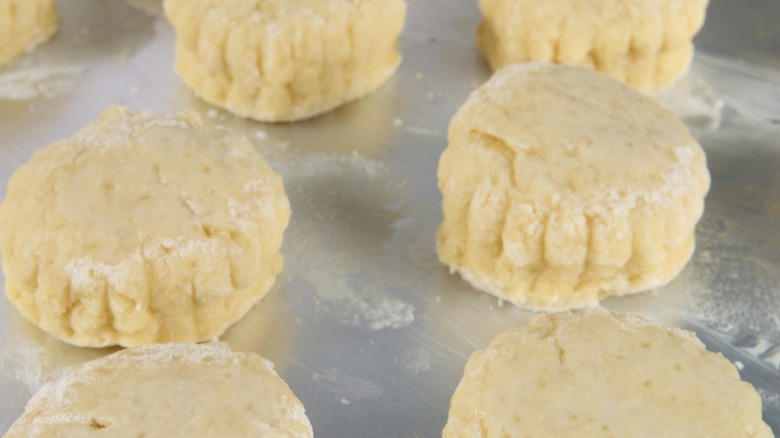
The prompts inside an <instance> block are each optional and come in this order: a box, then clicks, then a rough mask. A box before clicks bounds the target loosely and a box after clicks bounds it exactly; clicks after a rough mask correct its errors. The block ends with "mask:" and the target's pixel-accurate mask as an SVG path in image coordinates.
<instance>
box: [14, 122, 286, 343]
mask: <svg viewBox="0 0 780 438" xmlns="http://www.w3.org/2000/svg"><path fill="white" fill-rule="evenodd" d="M289 217H290V206H289V202H288V200H287V196H286V195H285V192H284V187H283V185H282V180H281V178H280V177H279V176H278V175H277V174H276V173H275V172H274V171H273V170H272V169H271V168H270V167H269V166H268V164H266V162H265V160H264V159H263V157H262V156H261V155H260V153H259V152H258V151H257V150H256V149H254V148H253V146H252V145H251V144H250V143H249V142H248V141H247V140H246V139H245V138H244V137H242V136H239V135H237V134H234V133H232V132H230V131H228V130H226V129H221V128H204V127H201V121H200V119H199V118H198V116H197V115H196V114H194V113H184V114H180V115H176V116H162V115H156V114H154V113H151V112H148V111H140V112H131V111H129V110H127V109H124V108H120V107H112V108H110V109H108V110H107V111H106V112H105V113H104V114H103V115H102V116H101V117H100V118H99V119H98V120H97V121H95V122H93V123H92V124H90V125H88V126H87V127H86V128H84V129H83V130H82V131H80V132H79V133H77V134H76V135H74V136H73V137H71V138H69V139H67V140H64V141H61V142H59V143H55V144H53V145H51V146H49V147H46V148H44V149H41V150H39V151H38V152H36V153H35V154H33V156H32V158H31V159H30V161H29V162H28V163H27V164H25V165H23V166H22V167H20V168H19V169H18V170H17V171H16V172H15V173H14V175H13V176H12V177H11V179H10V181H9V184H8V194H7V196H6V198H5V200H4V201H3V203H2V204H0V254H2V262H3V270H4V271H5V275H6V280H7V281H6V288H5V289H6V294H7V295H8V298H9V299H10V300H11V302H13V304H15V305H16V307H17V309H19V311H20V312H21V313H22V315H24V316H25V317H26V318H27V319H29V320H30V321H32V322H34V323H35V324H37V325H38V326H39V327H40V328H42V329H43V330H45V331H47V332H49V333H50V334H52V335H54V336H57V337H58V338H60V339H62V340H64V341H66V342H69V343H72V344H75V345H81V346H91V347H102V346H107V345H114V344H119V345H123V346H133V345H143V344H149V343H155V342H174V341H182V342H185V341H186V342H190V341H201V340H208V339H211V338H212V337H214V336H216V335H219V334H221V333H222V332H223V331H224V330H225V329H226V328H227V327H228V326H229V325H231V324H232V323H234V322H235V321H237V320H238V319H239V318H241V317H242V316H243V315H244V314H245V313H246V312H247V311H248V310H249V308H250V307H251V306H252V305H253V304H254V303H256V302H257V301H258V300H260V299H261V298H262V297H263V296H264V295H265V294H266V293H267V292H268V290H269V288H270V287H271V285H272V284H273V282H274V280H275V278H276V275H277V274H278V273H279V271H280V270H281V268H282V259H281V256H280V255H279V249H280V247H281V245H282V237H283V233H284V230H285V228H286V227H287V223H288V221H289Z"/></svg>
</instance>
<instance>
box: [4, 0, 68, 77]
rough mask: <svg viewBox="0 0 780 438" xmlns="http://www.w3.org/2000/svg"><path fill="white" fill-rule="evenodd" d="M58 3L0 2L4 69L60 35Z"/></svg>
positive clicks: (43, 0) (51, 0)
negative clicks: (12, 61) (18, 58)
mask: <svg viewBox="0 0 780 438" xmlns="http://www.w3.org/2000/svg"><path fill="white" fill-rule="evenodd" d="M56 3H57V2H56V0H0V65H3V64H5V63H7V62H9V61H11V60H12V59H14V58H16V57H17V56H19V55H21V54H23V53H26V52H29V51H30V50H32V49H33V48H35V46H37V45H38V44H41V43H42V42H44V41H46V40H48V39H49V38H51V36H52V35H54V33H55V32H56V31H57V22H58V15H57V6H56Z"/></svg>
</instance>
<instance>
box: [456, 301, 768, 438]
mask: <svg viewBox="0 0 780 438" xmlns="http://www.w3.org/2000/svg"><path fill="white" fill-rule="evenodd" d="M443 436H444V438H454V437H459V438H490V437H507V436H509V437H513V438H522V437H534V438H540V437H556V438H557V437H565V436H577V437H582V438H587V437H634V438H639V437H647V438H656V437H669V438H672V437H681V438H682V437H710V438H720V437H722V438H733V437H745V438H746V437H772V436H773V435H772V431H771V429H770V428H769V426H767V425H766V424H765V423H764V422H763V421H762V419H761V398H760V397H759V395H758V394H757V393H756V391H755V390H754V389H753V387H751V386H750V384H748V383H745V382H743V381H741V380H740V377H739V373H738V372H737V370H736V368H735V367H734V365H732V364H731V362H729V361H728V360H727V359H726V358H724V357H723V356H722V355H721V354H717V353H711V352H708V351H707V350H705V349H704V345H702V343H701V342H700V341H699V340H698V339H696V336H695V335H694V334H693V333H690V332H684V331H681V330H668V329H664V328H662V327H659V326H657V325H655V324H653V323H651V322H650V321H648V320H646V319H644V318H642V317H640V316H638V315H630V314H629V315H621V314H617V313H608V312H607V311H604V310H597V311H590V312H578V313H573V314H545V315H539V316H536V317H535V318H534V319H533V320H532V321H531V322H530V324H528V325H527V326H524V327H520V328H517V329H513V330H510V331H507V332H505V333H503V334H501V335H499V336H498V337H496V338H495V339H494V340H493V341H492V342H491V343H490V345H489V346H488V347H487V348H485V349H484V350H480V351H477V352H476V353H474V354H473V355H472V356H471V358H470V359H469V361H468V363H467V364H466V368H465V371H464V375H463V379H462V380H461V381H460V383H459V385H458V387H457V389H456V390H455V394H454V395H453V397H452V402H451V405H450V413H449V419H448V421H447V425H446V427H445V428H444V434H443Z"/></svg>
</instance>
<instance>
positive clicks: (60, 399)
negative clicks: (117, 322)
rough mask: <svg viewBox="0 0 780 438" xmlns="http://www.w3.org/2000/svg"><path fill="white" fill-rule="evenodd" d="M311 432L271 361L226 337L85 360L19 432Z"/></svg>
mask: <svg viewBox="0 0 780 438" xmlns="http://www.w3.org/2000/svg"><path fill="white" fill-rule="evenodd" d="M86 435H90V436H91V435H97V436H111V437H138V436H148V437H196V436H203V437H212V436H225V437H311V436H312V429H311V424H310V423H309V420H308V418H307V417H306V413H305V411H304V408H303V405H302V404H301V402H300V401H299V400H298V399H297V398H296V397H295V395H294V394H293V393H292V391H290V388H289V387H288V386H287V385H286V384H285V383H284V381H282V379H280V378H279V376H278V375H277V374H276V372H275V371H274V369H273V364H272V363H271V362H269V361H268V360H266V359H263V358H261V357H260V356H258V355H256V354H253V353H247V354H244V353H234V352H231V351H230V349H229V348H228V346H227V345H226V344H206V345H192V344H160V345H154V346H148V347H139V348H133V349H128V350H124V351H120V352H118V353H115V354H112V355H110V356H106V357H104V358H102V359H98V360H94V361H91V362H87V363H85V364H83V365H82V366H80V367H78V368H74V369H72V370H70V371H69V372H67V373H66V374H65V375H64V376H63V377H62V378H60V379H59V380H56V381H54V382H51V383H49V384H47V385H45V386H44V387H43V388H42V389H41V390H40V391H39V392H38V393H37V394H35V395H34V396H33V398H32V399H31V400H30V402H29V403H28V405H27V408H26V409H25V413H24V415H23V416H22V417H21V418H20V419H19V420H17V421H16V423H14V425H13V426H12V427H11V429H10V431H9V432H8V434H7V435H6V437H8V438H13V437H49V436H57V437H79V436H86Z"/></svg>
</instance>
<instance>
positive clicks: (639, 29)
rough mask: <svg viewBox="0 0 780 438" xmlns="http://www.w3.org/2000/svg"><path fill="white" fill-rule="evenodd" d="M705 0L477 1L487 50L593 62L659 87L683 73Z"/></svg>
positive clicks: (497, 56) (491, 54)
mask: <svg viewBox="0 0 780 438" xmlns="http://www.w3.org/2000/svg"><path fill="white" fill-rule="evenodd" d="M707 2H708V0H589V1H582V0H547V1H537V0H480V2H479V4H480V8H481V9H482V13H483V15H484V17H485V19H484V21H483V22H482V23H481V24H480V26H479V30H478V32H477V42H478V46H479V50H480V52H481V54H482V56H483V57H484V58H485V59H486V60H487V62H488V64H490V66H491V67H492V68H493V69H494V70H497V69H499V68H501V67H503V66H505V65H508V64H513V63H517V62H529V61H535V62H556V63H561V64H579V65H586V66H590V67H594V68H596V69H597V70H599V71H601V72H602V73H605V74H607V75H610V76H612V77H614V78H615V79H618V80H620V81H622V82H624V83H626V84H628V85H632V86H634V87H637V88H639V89H640V90H642V91H645V92H654V91H657V90H659V89H660V88H662V87H664V86H666V85H669V84H670V83H672V82H673V81H674V80H675V79H677V78H678V77H679V76H680V75H682V74H683V73H685V71H686V70H687V69H688V65H689V64H690V62H691V58H692V55H693V44H692V43H691V40H692V39H693V36H694V35H696V33H697V32H698V31H699V29H701V26H702V24H704V15H705V11H706V9H707Z"/></svg>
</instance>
